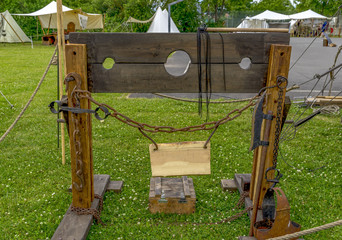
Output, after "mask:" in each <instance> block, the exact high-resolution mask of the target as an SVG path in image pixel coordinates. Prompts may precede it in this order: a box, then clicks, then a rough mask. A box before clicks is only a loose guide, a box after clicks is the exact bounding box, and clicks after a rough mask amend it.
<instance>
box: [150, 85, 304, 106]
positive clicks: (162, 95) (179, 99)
mask: <svg viewBox="0 0 342 240" xmlns="http://www.w3.org/2000/svg"><path fill="white" fill-rule="evenodd" d="M298 88H299V86H298V85H293V86H292V87H289V88H288V89H286V92H290V91H292V90H294V89H298ZM153 94H154V95H156V96H159V97H164V98H169V99H173V100H177V101H182V102H191V103H198V100H191V99H186V98H178V97H173V96H169V95H165V94H162V93H153ZM252 99H255V97H253V98H243V99H235V100H227V101H210V104H213V103H219V104H223V103H239V102H247V101H250V100H252Z"/></svg>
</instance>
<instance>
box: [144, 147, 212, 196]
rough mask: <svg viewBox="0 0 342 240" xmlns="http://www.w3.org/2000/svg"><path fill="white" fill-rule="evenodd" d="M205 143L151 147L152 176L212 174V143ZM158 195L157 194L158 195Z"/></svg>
mask: <svg viewBox="0 0 342 240" xmlns="http://www.w3.org/2000/svg"><path fill="white" fill-rule="evenodd" d="M204 143H205V142H204V141H197V142H181V143H162V144H158V150H154V148H155V146H154V145H152V144H151V145H150V159H151V169H152V176H184V175H203V174H210V143H209V144H208V145H207V148H203V146H204ZM156 195H157V193H156Z"/></svg>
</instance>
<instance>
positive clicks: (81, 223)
mask: <svg viewBox="0 0 342 240" xmlns="http://www.w3.org/2000/svg"><path fill="white" fill-rule="evenodd" d="M109 181H110V176H109V175H95V176H94V191H95V194H98V195H100V196H102V197H103V196H104V193H105V192H106V189H107V186H108V184H109ZM98 207H99V200H98V199H96V198H95V199H94V201H93V202H92V204H91V208H95V209H98ZM92 224H93V216H92V215H77V214H76V213H74V212H72V211H71V210H70V207H69V209H68V211H67V212H66V214H65V215H64V217H63V219H62V221H61V223H60V224H59V226H58V228H57V230H56V232H55V233H54V235H53V236H52V238H51V239H52V240H83V239H86V238H87V235H88V232H89V229H90V227H91V225H92Z"/></svg>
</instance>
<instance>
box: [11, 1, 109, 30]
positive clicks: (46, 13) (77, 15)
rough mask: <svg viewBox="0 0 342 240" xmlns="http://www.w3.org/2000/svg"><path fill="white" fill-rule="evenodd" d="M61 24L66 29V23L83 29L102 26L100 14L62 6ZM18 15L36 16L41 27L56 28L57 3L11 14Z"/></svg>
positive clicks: (53, 2)
mask: <svg viewBox="0 0 342 240" xmlns="http://www.w3.org/2000/svg"><path fill="white" fill-rule="evenodd" d="M62 11H63V26H64V28H65V29H67V25H68V23H70V22H72V23H74V24H75V30H76V29H77V30H84V29H100V28H103V20H102V15H101V14H91V13H85V12H83V11H82V10H81V9H80V8H79V9H71V8H68V7H66V6H62ZM13 15H18V16H36V17H38V19H39V21H40V24H41V26H42V28H47V29H52V28H57V3H56V2H55V1H52V2H51V3H49V4H48V5H46V6H45V7H43V8H42V9H40V10H38V11H35V12H32V13H25V14H13Z"/></svg>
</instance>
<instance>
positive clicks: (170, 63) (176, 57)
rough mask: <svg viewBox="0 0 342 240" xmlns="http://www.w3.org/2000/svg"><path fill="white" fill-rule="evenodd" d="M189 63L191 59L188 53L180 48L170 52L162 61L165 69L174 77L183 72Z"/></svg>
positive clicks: (186, 69)
mask: <svg viewBox="0 0 342 240" xmlns="http://www.w3.org/2000/svg"><path fill="white" fill-rule="evenodd" d="M190 64H191V59H190V57H189V54H187V53H186V52H184V51H182V50H177V51H174V52H172V53H171V54H170V55H169V56H168V57H167V60H166V63H164V67H165V70H166V71H167V72H168V73H169V74H170V75H172V76H174V77H179V76H182V75H184V74H186V72H187V71H188V69H189V66H190Z"/></svg>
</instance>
